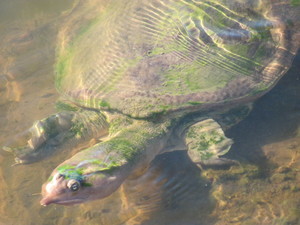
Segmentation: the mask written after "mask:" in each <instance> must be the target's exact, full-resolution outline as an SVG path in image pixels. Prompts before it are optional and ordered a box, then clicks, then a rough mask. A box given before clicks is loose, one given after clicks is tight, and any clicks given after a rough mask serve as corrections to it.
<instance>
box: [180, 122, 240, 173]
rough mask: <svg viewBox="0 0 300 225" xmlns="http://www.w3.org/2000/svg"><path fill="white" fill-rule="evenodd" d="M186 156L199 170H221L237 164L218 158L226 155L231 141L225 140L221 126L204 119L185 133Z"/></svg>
mask: <svg viewBox="0 0 300 225" xmlns="http://www.w3.org/2000/svg"><path fill="white" fill-rule="evenodd" d="M185 141H186V145H187V148H188V155H189V157H190V158H191V160H192V161H193V162H194V163H196V164H197V165H199V166H200V167H201V168H223V167H228V166H232V165H234V164H237V162H236V161H234V160H231V159H226V158H220V156H222V155H224V154H226V153H227V152H228V151H229V149H230V148H231V145H232V144H233V141H232V140H231V139H230V138H227V137H226V136H225V134H224V132H223V130H222V128H221V126H220V125H219V124H218V123H217V122H216V121H214V120H213V119H206V120H203V121H200V122H198V123H196V124H194V125H192V126H190V127H189V128H188V129H187V131H186V133H185Z"/></svg>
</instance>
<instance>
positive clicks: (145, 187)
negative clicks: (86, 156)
mask: <svg viewBox="0 0 300 225" xmlns="http://www.w3.org/2000/svg"><path fill="white" fill-rule="evenodd" d="M20 32H21V31H20ZM28 38H29V37H28ZM28 38H27V39H28ZM47 38H49V37H47ZM27 39H26V35H25V36H24V38H23V39H22V40H21V41H22V43H23V44H22V45H23V46H24V49H27V48H30V41H29V39H30V38H29V39H28V42H27ZM18 43H19V42H18ZM18 43H17V44H18ZM18 49H20V48H18ZM44 53H45V54H46V55H47V57H50V59H48V61H47V62H48V63H43V64H40V63H37V64H36V67H35V68H30V69H28V68H27V70H26V68H24V65H23V64H21V62H23V63H24V62H30V60H32V61H36V60H37V59H39V60H40V61H41V62H43V60H41V59H40V57H41V56H40V55H38V56H35V58H26V57H25V59H26V60H29V61H26V60H25V61H24V58H18V57H17V59H11V58H9V57H6V58H5V57H2V58H1V57H0V62H1V65H2V67H3V68H0V69H1V71H2V72H1V73H0V146H1V145H3V144H4V143H5V142H6V141H7V140H9V139H10V138H11V137H13V136H14V135H15V134H17V133H20V132H22V131H24V130H25V129H27V128H29V127H30V126H31V125H32V122H33V121H35V120H38V119H41V118H44V117H46V116H47V115H49V114H52V113H55V107H54V103H55V101H56V100H57V98H58V97H59V96H58V94H57V93H56V91H55V89H54V85H53V83H54V79H53V75H52V74H53V68H52V64H53V61H51V60H53V58H54V52H53V51H46V50H45V52H44ZM15 54H16V55H17V54H18V53H15ZM42 56H43V55H42ZM13 60H17V62H13ZM18 60H19V61H18ZM25 64H26V63H25ZM3 65H5V66H3ZM10 65H20V67H18V68H10ZM22 66H23V67H22ZM32 71H35V72H34V73H32ZM299 89H300V57H298V58H297V60H296V61H295V63H294V64H293V66H292V68H291V70H290V71H289V73H288V75H287V76H285V77H284V78H283V79H282V80H281V81H280V83H279V85H278V86H277V87H276V88H274V89H273V90H272V91H271V92H270V93H269V94H267V95H266V96H265V97H263V98H262V99H260V100H259V101H257V102H256V104H255V108H254V110H253V112H252V113H251V114H250V115H249V117H248V118H247V119H246V120H244V121H242V122H241V123H240V124H238V125H236V126H235V127H233V128H232V129H231V130H229V131H228V132H227V135H228V136H229V137H231V138H232V139H234V140H235V144H234V146H233V147H232V150H231V151H230V152H229V153H228V155H227V157H229V158H232V159H236V160H237V161H239V162H240V165H238V166H234V167H232V168H230V169H227V170H205V171H201V170H200V169H199V168H198V167H196V166H195V165H194V164H193V163H192V162H191V161H190V160H189V158H188V157H187V155H186V153H185V152H183V151H178V152H173V153H168V154H164V155H161V156H159V157H157V158H156V159H155V160H154V161H153V162H152V164H151V167H150V169H149V170H148V171H147V172H146V173H145V174H143V175H141V176H140V177H133V178H131V179H128V180H127V181H126V182H125V183H124V185H122V187H121V188H120V189H119V190H118V191H117V192H116V193H114V194H113V195H112V196H110V197H108V198H106V199H103V200H98V201H95V202H91V203H87V204H83V205H78V206H72V207H63V206H56V205H53V206H52V205H51V206H48V207H42V206H40V205H39V200H40V195H39V194H38V193H39V192H40V188H41V185H42V184H43V182H45V181H46V180H47V178H48V176H49V175H50V173H51V171H52V170H53V169H54V168H55V167H56V166H57V165H58V164H59V163H61V162H62V159H63V158H64V159H67V158H68V157H70V153H63V152H61V153H57V154H55V155H53V156H51V157H49V158H47V159H45V160H42V161H40V162H37V163H34V164H30V165H20V166H13V167H12V166H11V165H12V164H14V159H13V157H12V156H11V155H10V154H8V153H6V152H1V153H0V190H1V192H0V225H2V224H3V225H4V224H5V225H15V224H18V225H33V224H34V225H35V224H41V225H48V224H49V225H50V224H57V225H69V224H74V225H76V224H90V225H92V224H103V225H106V224H107V225H115V224H131V225H132V224H144V225H168V224H172V225H201V224H202V225H210V224H215V225H225V224H243V225H246V224H249V225H250V224H251V225H253V224H258V225H269V224H270V225H273V224H274V225H275V224H276V225H280V224H282V225H283V224H284V225H294V224H295V225H297V224H300V173H299V172H300V127H299V125H300V91H299Z"/></svg>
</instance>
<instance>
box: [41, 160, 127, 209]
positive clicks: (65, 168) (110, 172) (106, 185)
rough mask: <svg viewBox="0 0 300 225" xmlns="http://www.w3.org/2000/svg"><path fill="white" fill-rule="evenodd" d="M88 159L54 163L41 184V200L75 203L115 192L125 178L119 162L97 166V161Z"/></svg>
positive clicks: (47, 202) (63, 203)
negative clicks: (60, 163)
mask: <svg viewBox="0 0 300 225" xmlns="http://www.w3.org/2000/svg"><path fill="white" fill-rule="evenodd" d="M91 161H92V160H89V161H88V162H83V165H82V163H80V164H78V165H76V166H73V165H62V166H59V167H57V168H56V169H55V170H54V171H53V173H52V175H51V176H50V178H49V180H48V181H47V182H46V183H45V184H44V185H43V186H42V195H43V198H42V200H41V201H40V204H41V205H43V206H47V205H49V204H52V203H54V204H60V205H74V204H79V203H83V202H87V201H92V200H97V199H102V198H105V197H107V196H109V195H110V194H112V193H113V192H115V191H116V190H117V189H118V187H119V186H120V185H121V184H122V182H123V181H124V180H125V178H126V174H125V173H124V169H123V168H122V166H114V167H112V166H110V167H106V168H103V165H102V166H101V167H99V165H98V168H97V169H96V168H95V164H96V163H95V162H91ZM94 161H95V160H94Z"/></svg>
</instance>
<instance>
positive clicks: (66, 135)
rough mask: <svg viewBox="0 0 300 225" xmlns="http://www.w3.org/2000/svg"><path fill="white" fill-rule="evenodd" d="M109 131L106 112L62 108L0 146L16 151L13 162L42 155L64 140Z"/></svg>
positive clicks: (73, 142) (75, 140)
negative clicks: (62, 109)
mask: <svg viewBox="0 0 300 225" xmlns="http://www.w3.org/2000/svg"><path fill="white" fill-rule="evenodd" d="M107 132H108V123H107V122H106V119H105V116H104V115H103V114H102V113H100V112H97V111H92V110H78V111H63V112H59V113H57V114H54V115H50V116H49V117H47V118H44V119H42V120H39V121H36V122H35V123H34V124H33V126H32V127H30V128H29V129H28V130H26V131H25V132H23V133H21V134H19V135H17V136H16V137H15V138H13V140H12V141H9V142H8V143H7V144H6V145H5V146H3V150H5V151H8V152H12V153H13V154H14V155H15V161H16V164H25V163H32V162H34V161H38V160H39V159H41V158H44V157H46V156H48V155H49V154H51V153H52V152H54V151H55V150H56V149H58V148H59V147H60V146H63V145H65V144H71V145H72V146H71V147H73V146H75V145H77V144H79V143H80V142H81V141H83V140H85V139H88V138H91V137H94V136H103V135H104V134H105V133H107Z"/></svg>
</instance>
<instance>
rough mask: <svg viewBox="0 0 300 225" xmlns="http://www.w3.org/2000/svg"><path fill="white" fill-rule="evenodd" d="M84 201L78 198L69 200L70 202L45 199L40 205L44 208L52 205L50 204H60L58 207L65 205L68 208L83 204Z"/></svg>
mask: <svg viewBox="0 0 300 225" xmlns="http://www.w3.org/2000/svg"><path fill="white" fill-rule="evenodd" d="M83 201H84V200H83V199H81V198H76V199H69V200H55V199H52V200H51V199H48V198H43V199H42V200H41V201H40V204H41V205H42V206H47V205H50V204H58V205H65V206H68V205H75V204H79V203H82V202H83Z"/></svg>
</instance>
